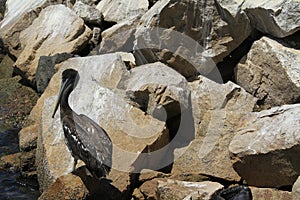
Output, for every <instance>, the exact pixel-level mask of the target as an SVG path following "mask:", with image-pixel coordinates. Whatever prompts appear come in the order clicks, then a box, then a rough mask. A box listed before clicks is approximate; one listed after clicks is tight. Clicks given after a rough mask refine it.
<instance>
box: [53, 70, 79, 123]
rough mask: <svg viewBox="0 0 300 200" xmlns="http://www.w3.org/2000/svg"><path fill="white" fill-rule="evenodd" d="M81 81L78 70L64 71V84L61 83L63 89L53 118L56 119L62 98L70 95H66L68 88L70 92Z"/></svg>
mask: <svg viewBox="0 0 300 200" xmlns="http://www.w3.org/2000/svg"><path fill="white" fill-rule="evenodd" d="M78 80H79V74H78V72H77V71H76V70H74V69H66V70H64V71H63V73H62V82H61V87H60V91H59V94H58V98H57V101H56V104H55V108H54V112H53V114H52V118H54V115H55V113H56V111H57V109H58V106H59V104H60V101H61V98H62V96H63V95H69V94H70V93H69V94H65V91H66V89H67V88H70V89H71V90H70V92H71V91H72V90H73V89H74V88H75V87H76V85H77V83H78Z"/></svg>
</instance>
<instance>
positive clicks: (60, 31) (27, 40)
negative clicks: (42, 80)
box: [15, 5, 92, 82]
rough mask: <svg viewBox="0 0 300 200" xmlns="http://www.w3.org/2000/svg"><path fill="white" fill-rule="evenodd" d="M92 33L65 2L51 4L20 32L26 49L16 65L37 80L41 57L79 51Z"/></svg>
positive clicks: (31, 78)
mask: <svg viewBox="0 0 300 200" xmlns="http://www.w3.org/2000/svg"><path fill="white" fill-rule="evenodd" d="M62 21H64V23H61V22H62ZM91 34H92V31H91V30H90V29H89V28H88V27H87V26H85V25H84V22H83V20H82V19H81V18H79V17H78V16H77V15H76V14H75V13H74V12H73V11H72V10H71V9H69V8H67V7H65V6H63V5H53V6H48V7H47V8H45V9H44V10H42V12H41V13H40V15H39V17H38V18H37V19H36V20H34V22H33V23H32V24H31V25H30V26H29V27H28V28H27V29H26V30H24V31H22V32H21V34H20V41H21V44H22V47H23V51H22V53H21V54H20V56H19V57H18V59H17V61H16V63H15V65H16V66H17V67H18V68H19V69H21V70H22V71H23V73H25V75H26V76H27V77H28V79H29V80H31V81H33V82H34V78H35V73H36V70H37V66H38V61H39V58H40V56H52V55H55V54H57V53H64V52H67V53H79V52H80V50H82V49H83V48H84V46H85V45H86V44H87V42H88V41H89V39H90V37H91V36H92V35H91Z"/></svg>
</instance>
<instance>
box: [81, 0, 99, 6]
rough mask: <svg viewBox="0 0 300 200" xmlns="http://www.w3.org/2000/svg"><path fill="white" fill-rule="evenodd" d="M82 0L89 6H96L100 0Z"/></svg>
mask: <svg viewBox="0 0 300 200" xmlns="http://www.w3.org/2000/svg"><path fill="white" fill-rule="evenodd" d="M80 1H81V2H82V3H84V4H87V5H89V6H96V4H97V3H98V2H99V0H80ZM76 2H77V1H76Z"/></svg>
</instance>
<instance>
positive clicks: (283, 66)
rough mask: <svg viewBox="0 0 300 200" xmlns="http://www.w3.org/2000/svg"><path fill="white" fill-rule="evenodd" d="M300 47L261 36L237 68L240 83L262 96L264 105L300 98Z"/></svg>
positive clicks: (261, 99)
mask: <svg viewBox="0 0 300 200" xmlns="http://www.w3.org/2000/svg"><path fill="white" fill-rule="evenodd" d="M299 64H300V51H299V50H296V49H291V48H287V47H284V46H283V45H281V44H279V43H278V42H276V41H274V40H272V39H269V38H267V37H262V38H261V39H260V40H259V41H256V42H255V43H254V44H253V45H252V47H251V50H250V52H249V53H248V54H247V57H245V58H244V59H242V60H241V61H240V63H239V64H238V65H237V68H236V80H237V83H238V84H239V85H240V86H242V87H243V88H245V89H246V90H247V91H248V92H250V93H251V94H253V95H254V96H256V97H257V98H259V100H260V104H262V108H270V107H274V106H279V105H284V104H291V103H296V102H299V98H300V95H299V94H300V73H299V70H298V66H299Z"/></svg>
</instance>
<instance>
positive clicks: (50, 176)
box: [35, 54, 169, 195]
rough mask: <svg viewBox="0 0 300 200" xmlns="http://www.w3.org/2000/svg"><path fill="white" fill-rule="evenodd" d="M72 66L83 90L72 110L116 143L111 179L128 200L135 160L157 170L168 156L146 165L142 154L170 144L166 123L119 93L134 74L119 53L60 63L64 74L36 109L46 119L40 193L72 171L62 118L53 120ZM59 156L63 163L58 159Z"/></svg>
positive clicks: (39, 157) (41, 142)
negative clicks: (126, 77)
mask: <svg viewBox="0 0 300 200" xmlns="http://www.w3.org/2000/svg"><path fill="white" fill-rule="evenodd" d="M70 66H72V68H74V69H77V70H78V71H79V74H80V80H79V83H78V86H77V88H76V89H75V90H74V92H73V93H72V94H71V96H70V100H69V102H70V105H71V107H72V108H73V109H74V110H75V111H76V112H77V113H80V114H86V115H87V116H89V117H90V118H92V119H93V120H94V121H96V122H98V123H99V124H100V126H102V127H103V128H104V129H105V130H106V132H107V133H108V134H109V136H110V138H111V139H112V141H113V144H114V146H113V166H112V167H113V168H114V169H116V170H113V171H112V172H111V173H110V175H109V177H108V178H109V179H111V180H112V185H113V186H114V187H116V188H118V190H119V191H120V192H121V193H122V194H123V195H128V194H127V192H128V189H129V185H130V181H129V180H130V177H129V173H128V172H129V171H130V170H132V165H133V163H134V162H135V161H136V159H137V158H139V159H138V161H137V163H138V164H137V165H135V167H137V168H136V170H139V167H146V168H147V167H149V168H151V167H153V166H152V165H154V166H156V165H157V163H159V162H160V160H161V158H162V156H163V154H160V155H159V156H157V157H154V158H152V159H151V158H150V159H149V160H145V156H143V155H144V154H143V155H142V154H141V152H151V151H155V150H157V149H160V148H161V147H162V146H164V145H165V144H167V143H168V141H169V140H168V130H167V129H166V128H165V123H164V122H161V121H159V120H157V119H154V118H152V117H151V116H150V115H145V113H144V112H143V111H141V110H139V109H137V108H135V107H133V106H132V105H130V104H129V103H128V102H127V101H126V100H125V99H124V98H122V97H125V94H124V95H123V96H122V91H121V90H120V91H119V92H118V90H119V89H118V87H120V88H122V80H121V78H122V76H124V74H128V73H129V72H128V71H127V69H126V66H125V64H124V63H123V62H122V60H121V56H120V55H119V54H106V55H102V56H92V57H86V58H72V59H69V60H67V61H65V62H63V63H61V64H60V66H59V68H60V70H59V72H58V73H57V74H55V75H54V76H53V78H52V79H51V82H50V83H49V86H48V88H47V89H46V91H45V93H44V94H43V96H42V97H41V99H40V100H39V103H38V104H37V108H35V109H39V111H38V112H39V113H40V114H41V119H42V121H41V122H40V123H41V132H40V133H39V137H38V153H37V162H38V178H39V183H40V186H41V189H42V190H44V189H46V188H48V187H49V185H50V184H51V183H52V182H53V181H54V180H55V179H56V178H58V177H59V176H61V175H63V174H66V173H68V172H70V171H71V170H72V165H73V158H72V156H71V154H70V153H69V152H68V150H67V147H66V146H65V144H64V136H63V131H62V128H61V124H60V120H59V114H56V115H55V118H54V119H52V118H51V113H52V112H53V107H51V105H53V106H54V102H55V100H56V98H57V93H58V89H59V82H60V79H61V73H62V71H63V70H64V69H66V68H68V67H70ZM113 91H115V93H113ZM83 94H84V96H82V95H83ZM137 119H138V120H137ZM137 130H138V131H137ZM158 139H160V140H159V142H156V141H157V140H158ZM58 155H59V157H60V158H61V159H59V160H57V159H56V158H57V156H58ZM147 158H148V157H147ZM135 164H136V163H135ZM117 170H119V171H124V172H125V173H122V172H119V171H117Z"/></svg>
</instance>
